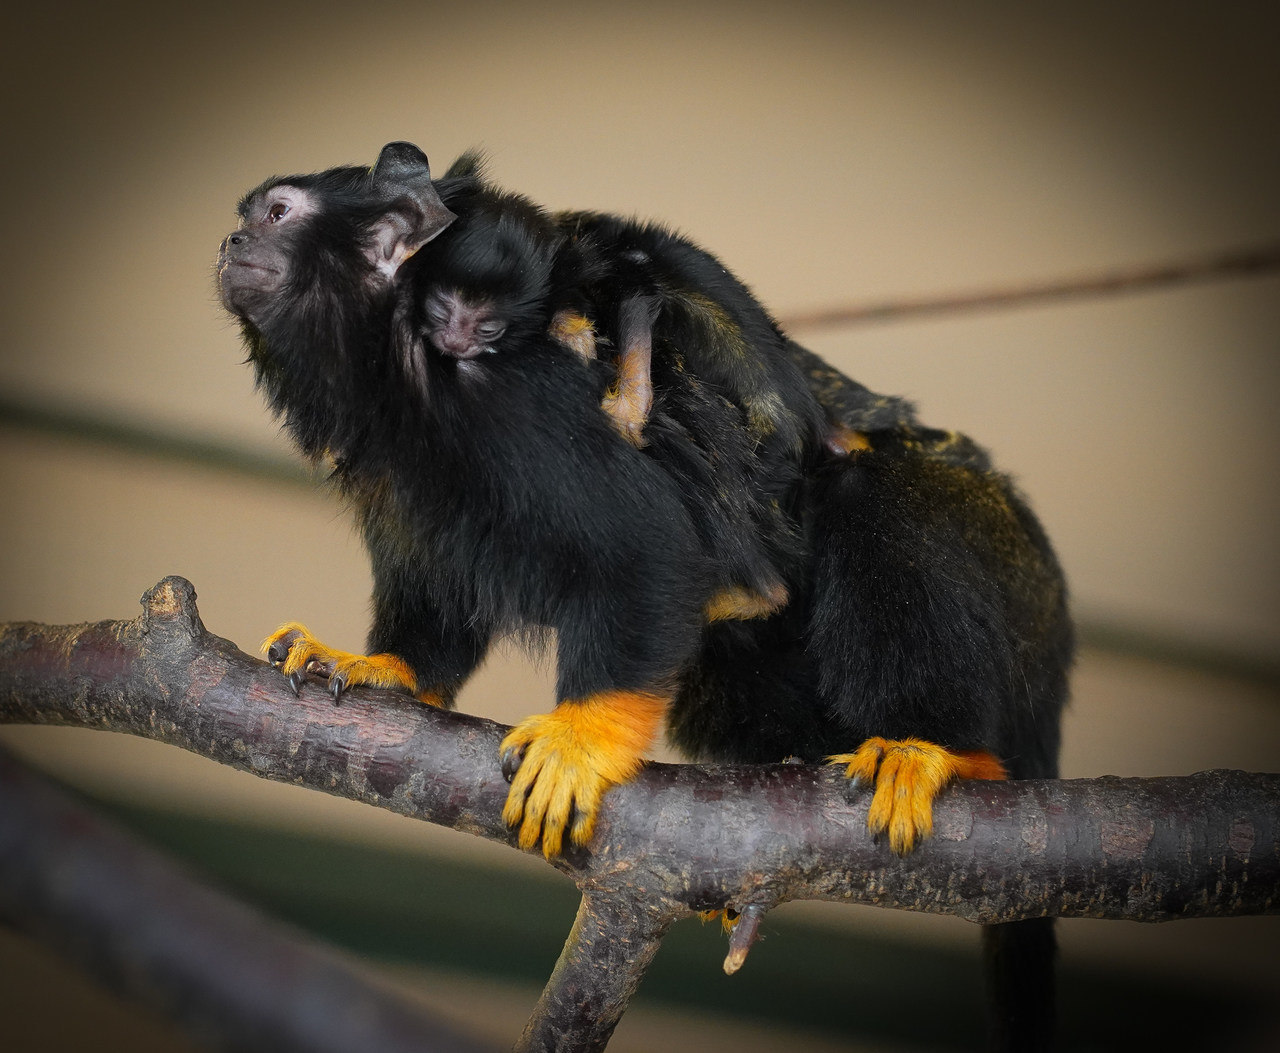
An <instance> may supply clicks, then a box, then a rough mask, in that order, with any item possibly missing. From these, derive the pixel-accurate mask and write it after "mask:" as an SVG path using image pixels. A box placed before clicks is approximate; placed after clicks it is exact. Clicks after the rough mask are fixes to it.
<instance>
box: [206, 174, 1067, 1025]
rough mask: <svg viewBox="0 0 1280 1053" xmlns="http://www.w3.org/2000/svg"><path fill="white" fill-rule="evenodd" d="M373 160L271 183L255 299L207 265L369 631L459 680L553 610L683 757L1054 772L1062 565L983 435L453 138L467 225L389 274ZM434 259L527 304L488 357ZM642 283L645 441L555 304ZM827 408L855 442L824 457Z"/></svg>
mask: <svg viewBox="0 0 1280 1053" xmlns="http://www.w3.org/2000/svg"><path fill="white" fill-rule="evenodd" d="M422 168H423V171H424V172H425V159H423V162H422ZM375 174H376V173H375ZM368 180H369V176H368V173H367V172H365V171H364V170H361V169H335V170H332V171H330V172H326V173H322V174H320V175H317V176H299V177H292V178H291V179H289V180H282V181H275V182H273V183H269V184H265V185H264V188H260V192H261V191H262V190H263V189H265V188H269V187H271V186H276V185H279V184H280V183H287V184H288V185H290V186H293V187H299V188H301V189H303V190H304V191H305V192H306V193H307V194H309V195H311V196H312V199H313V200H314V201H315V202H316V205H317V207H316V208H315V211H314V215H312V216H311V217H310V218H309V221H308V222H306V223H305V224H304V225H302V226H301V228H300V229H299V230H298V232H297V234H296V237H294V240H292V241H289V242H286V243H285V244H286V248H287V254H288V256H289V258H290V259H291V260H292V268H291V271H290V274H289V279H288V282H287V284H286V286H285V287H284V288H283V289H281V290H279V291H277V292H276V293H275V294H274V295H273V296H272V297H270V298H268V299H266V300H264V301H262V302H259V301H258V300H255V298H254V295H253V290H252V289H250V290H249V291H247V292H246V291H243V290H240V289H237V288H231V289H230V290H229V289H228V281H227V279H224V286H223V293H224V299H225V300H226V301H227V303H228V306H229V307H231V309H232V310H235V311H236V312H237V313H238V314H239V315H240V317H241V319H242V321H243V325H244V332H245V337H246V340H247V342H248V345H249V348H250V359H251V360H252V362H253V365H254V367H255V369H256V370H257V374H258V379H259V382H260V383H261V385H262V387H263V388H264V390H265V392H266V394H267V397H268V400H269V401H270V403H271V406H272V408H273V409H274V410H275V411H276V412H277V413H278V414H281V415H282V416H283V418H284V420H285V423H286V425H287V426H288V428H289V430H290V431H291V432H292V434H293V435H294V437H295V438H296V439H297V441H298V443H299V445H300V446H301V447H302V449H303V451H304V452H305V453H307V454H308V455H310V456H312V457H316V458H318V457H320V456H322V455H324V454H328V455H329V456H331V457H332V458H333V460H334V462H335V464H336V468H335V473H334V474H335V479H336V481H337V483H338V485H339V486H340V487H341V489H342V491H343V492H344V494H345V495H346V496H347V498H348V499H349V501H350V502H351V504H352V505H353V507H354V509H355V511H356V513H357V515H358V516H359V518H360V521H361V524H362V528H363V532H364V537H365V540H366V543H367V545H368V548H369V552H370V557H371V560H372V563H373V571H374V579H375V591H374V618H373V627H372V630H371V632H370V637H369V649H370V651H387V652H392V653H394V654H396V655H399V656H400V657H402V658H403V659H405V660H406V661H407V662H408V663H409V664H410V665H411V666H412V667H413V669H414V670H415V671H416V673H417V674H418V676H419V679H420V682H421V683H423V684H426V685H431V686H432V687H434V688H436V689H437V690H438V691H439V693H440V694H441V695H442V696H443V697H444V698H445V699H446V700H450V699H452V698H453V697H454V696H455V695H456V692H457V690H458V688H459V687H460V686H461V684H462V683H463V682H464V681H465V679H466V677H467V676H468V675H469V674H470V673H471V672H472V670H473V669H474V668H475V666H476V665H477V664H478V662H479V661H480V659H481V657H482V656H483V654H484V653H485V651H486V649H487V647H488V646H489V644H490V642H491V641H492V640H493V639H494V638H495V637H496V636H498V635H500V634H505V633H510V632H514V631H532V632H534V633H538V632H541V631H543V630H548V629H551V630H554V631H555V634H556V641H557V647H558V670H559V684H558V692H559V698H561V699H579V698H583V697H584V696H587V695H590V694H592V693H594V692H598V691H603V690H609V689H639V690H648V689H660V690H662V691H669V692H674V702H673V704H672V707H671V710H670V714H669V720H668V726H669V734H670V737H671V739H672V741H673V742H674V743H675V744H676V745H677V746H678V747H679V748H680V749H681V750H683V751H684V752H685V753H687V754H688V755H689V756H691V757H695V758H708V759H716V760H726V761H742V762H765V761H776V760H780V759H782V758H784V757H788V756H799V757H802V758H804V759H807V760H815V761H816V760H820V759H822V758H823V757H825V756H826V755H828V754H830V753H834V752H838V751H847V750H851V749H853V748H855V747H856V746H857V745H858V744H859V743H860V742H861V741H862V740H863V739H865V738H867V737H868V736H872V735H879V736H884V737H888V738H897V737H904V736H918V737H921V738H925V739H928V740H931V741H935V742H939V743H941V744H942V745H945V746H947V747H950V748H953V749H958V750H983V751H989V752H991V753H993V754H995V755H996V756H997V757H999V758H1000V759H1001V760H1002V761H1003V762H1004V763H1005V765H1006V766H1007V768H1008V770H1009V772H1010V774H1011V775H1012V776H1014V777H1017V778H1027V777H1051V776H1054V775H1056V771H1057V752H1058V718H1059V712H1060V709H1061V707H1062V704H1063V701H1064V698H1065V695H1066V670H1067V667H1068V665H1069V663H1070V658H1071V651H1072V638H1071V628H1070V622H1069V619H1068V617H1067V611H1066V595H1065V587H1064V585H1063V581H1062V576H1061V572H1060V570H1059V568H1058V565H1057V562H1056V560H1055V558H1054V556H1053V553H1052V550H1051V549H1050V546H1049V543H1048V541H1047V540H1046V538H1045V536H1044V534H1043V532H1042V530H1041V529H1040V527H1039V525H1038V523H1037V522H1036V520H1035V518H1034V517H1033V516H1032V514H1031V512H1030V511H1029V510H1028V508H1027V506H1026V504H1025V502H1024V501H1023V499H1022V498H1021V497H1020V496H1019V495H1018V493H1017V492H1016V490H1015V489H1014V488H1013V486H1012V485H1011V484H1010V482H1009V480H1008V479H1007V478H1006V477H1004V476H1003V475H1001V474H999V473H998V472H996V471H994V470H993V469H992V468H991V465H990V462H989V459H988V458H987V455H986V454H985V453H984V452H983V451H982V450H981V449H980V448H979V447H977V446H976V445H975V444H973V443H972V442H971V441H970V440H968V439H966V438H965V437H963V436H958V435H955V434H952V433H946V432H939V431H934V430H931V429H927V428H924V427H922V426H921V425H920V424H919V423H918V422H917V421H916V420H915V417H914V413H913V411H912V409H911V407H910V406H909V404H907V403H905V402H903V401H902V400H900V399H892V398H885V397H882V396H878V395H876V394H874V393H872V392H869V391H868V390H867V389H865V388H863V387H861V386H860V385H857V384H856V383H855V382H853V381H851V380H849V379H848V378H846V377H843V376H842V375H841V374H839V373H838V372H837V371H835V370H832V369H830V367H828V366H826V365H825V363H822V362H821V360H819V359H817V358H816V356H813V355H812V354H811V353H809V352H807V351H805V350H804V349H803V348H800V347H799V346H798V345H795V344H793V343H791V342H790V341H788V340H787V339H786V338H785V337H784V336H783V335H782V334H781V333H780V332H779V330H778V328H777V326H776V325H775V324H774V323H773V321H772V319H771V318H770V317H769V316H768V314H767V313H766V312H765V311H764V309H763V308H762V307H761V306H760V305H759V304H758V303H757V302H756V301H755V299H754V298H753V297H752V296H751V294H750V292H749V291H748V290H747V289H746V288H745V287H744V286H743V285H742V284H741V283H740V282H738V280H737V279H736V278H734V277H733V276H732V275H731V274H730V273H729V272H728V271H727V270H726V269H725V268H724V267H723V266H722V265H721V264H720V263H719V262H718V261H717V260H715V259H714V257H712V256H710V255H708V254H707V253H705V252H703V251H702V250H700V249H698V248H697V247H695V246H693V245H692V244H690V243H689V242H688V241H686V240H684V239H683V238H680V237H678V236H676V235H674V234H671V233H670V232H668V231H665V230H663V229H662V228H659V227H655V226H650V225H643V224H638V223H634V222H629V221H625V220H621V219H617V218H615V217H609V216H600V215H595V214H585V213H570V214H563V215H560V216H549V215H547V214H545V213H543V212H541V211H540V210H539V209H537V208H536V207H534V206H533V205H532V204H530V203H529V202H527V201H526V200H524V199H522V198H518V197H515V196H512V195H506V194H503V193H501V192H499V191H497V190H495V189H494V188H492V187H491V186H490V185H489V184H488V183H487V182H486V181H485V180H484V178H483V176H482V174H481V173H480V171H479V165H478V163H477V161H476V160H475V158H473V157H470V156H469V157H467V158H464V159H463V161H462V162H460V163H459V164H458V165H455V167H454V169H453V170H451V172H450V173H449V174H448V175H447V176H446V177H445V178H444V179H441V180H439V181H437V182H436V183H435V184H434V192H435V193H437V194H438V195H439V200H440V201H441V202H443V204H444V206H445V207H446V208H447V209H448V210H449V211H450V212H452V213H453V214H455V215H456V216H457V217H458V218H457V219H456V220H455V221H454V222H453V223H452V225H450V226H448V227H447V228H445V229H444V230H443V232H442V233H439V234H438V235H437V236H435V237H434V239H433V240H431V241H429V242H428V243H427V244H426V245H425V246H424V247H422V248H421V249H419V250H418V251H417V253H416V255H414V256H412V257H411V258H410V259H408V261H407V262H405V263H404V264H403V266H401V267H400V268H399V269H398V271H397V272H396V273H395V274H394V277H393V278H388V279H387V280H379V278H378V276H377V271H376V267H375V266H374V265H373V264H371V263H370V262H369V261H370V248H369V244H370V236H369V234H368V230H369V228H370V225H371V224H373V223H374V222H375V221H376V220H377V218H378V216H379V215H380V214H381V213H383V212H385V211H386V210H387V209H388V208H392V207H395V208H401V209H406V208H407V206H404V205H403V203H401V202H400V199H399V198H395V196H394V194H390V196H389V192H388V191H387V189H386V187H385V186H384V187H382V189H381V190H377V189H374V190H371V189H370V188H369V182H368ZM375 181H376V180H375ZM391 182H394V180H392V181H391ZM410 196H412V195H410ZM254 200H257V199H256V198H254V196H253V195H251V196H250V198H248V199H246V201H247V202H252V201H254ZM407 211H408V212H412V209H407ZM236 251H237V250H236V249H235V248H234V247H231V246H227V245H224V254H223V255H224V261H223V262H224V270H225V265H226V263H227V262H228V261H232V262H234V259H235V253H236ZM445 282H447V283H453V284H456V285H459V286H466V287H468V288H472V289H475V290H476V291H477V292H478V293H483V294H484V295H486V296H489V297H493V298H497V299H501V301H502V303H503V305H504V311H506V312H507V313H508V315H509V316H510V317H512V318H513V319H515V321H514V324H512V325H511V326H509V327H508V329H507V331H506V333H505V334H504V336H503V337H502V338H501V340H500V342H499V344H498V346H497V348H496V353H494V354H492V355H484V356H481V357H479V358H477V359H474V360H470V361H463V362H459V361H455V360H452V359H448V358H446V357H445V356H442V355H440V354H438V353H436V352H435V351H434V350H433V349H432V348H431V346H430V344H429V343H428V342H427V341H426V340H425V339H424V338H423V336H422V333H423V331H424V320H423V317H422V303H423V299H424V296H425V295H426V294H427V292H428V291H429V290H430V289H432V288H434V287H436V286H437V285H438V284H440V283H445ZM232 284H233V285H234V283H232ZM640 288H643V289H644V290H646V292H645V295H652V296H654V297H655V298H656V302H657V304H658V309H657V311H656V313H655V315H654V321H653V327H654V331H653V337H654V343H653V347H654V354H653V382H654V388H655V402H654V406H653V412H652V414H651V416H650V418H649V421H648V423H647V424H646V427H645V438H646V439H647V441H648V445H647V446H646V447H644V448H643V449H636V448H634V447H633V446H631V445H629V444H628V443H627V442H625V441H624V440H623V439H622V438H621V437H620V436H619V435H618V434H617V433H616V432H615V430H614V429H613V428H612V427H611V425H610V422H609V420H608V418H607V417H606V415H605V414H604V412H603V411H602V410H601V408H600V400H601V396H602V394H603V392H604V390H605V388H606V387H607V385H608V384H609V382H610V379H611V367H610V363H609V362H608V360H607V358H605V359H602V360H600V361H597V362H584V361H582V360H581V359H580V358H579V357H578V356H576V355H574V354H573V353H572V352H570V351H568V350H566V349H565V348H563V347H561V346H560V345H558V344H557V343H556V342H555V341H554V340H552V339H550V338H549V336H548V334H547V326H548V323H549V321H550V318H551V315H552V313H553V312H554V311H555V310H556V309H558V308H559V307H562V306H565V305H572V306H575V307H576V308H578V309H581V310H583V311H585V312H587V313H588V314H590V316H591V317H592V318H593V320H594V321H595V322H596V324H597V326H598V328H599V331H600V332H601V333H602V334H603V335H604V336H605V337H606V338H612V339H613V340H614V341H615V342H616V340H617V328H618V325H619V324H620V323H619V317H620V310H621V305H622V304H623V303H624V302H625V301H626V299H627V297H628V296H630V295H633V294H634V293H635V292H636V290H637V289H640ZM831 423H836V424H839V425H841V426H843V427H845V428H848V429H851V430H852V431H855V432H859V433H862V434H864V435H866V436H867V438H868V441H869V449H865V450H858V451H855V452H853V453H851V454H849V455H848V456H835V455H833V454H831V453H830V452H829V451H828V450H827V448H826V446H825V444H824V435H825V432H826V429H827V428H828V426H829V425H830V424H831ZM779 581H780V582H782V583H783V584H784V585H785V587H786V589H787V591H788V594H789V602H788V603H787V604H786V606H785V607H784V608H783V609H782V610H781V611H779V612H778V613H776V614H775V615H774V616H772V617H769V618H765V619H761V620H756V621H725V622H718V623H716V624H712V625H707V624H705V622H704V618H703V614H702V612H703V610H704V607H705V605H706V603H707V602H708V600H709V599H710V597H711V596H712V595H713V594H714V593H715V591H716V590H717V589H719V588H722V587H724V586H725V585H726V584H745V585H748V586H750V587H753V588H766V587H768V586H769V585H770V584H772V583H777V582H779ZM1020 931H1026V932H1027V933H1028V934H1029V938H1028V941H1026V945H1027V946H1032V947H1033V950H1034V953H1033V954H1032V957H1033V958H1034V960H1035V961H1036V962H1038V963H1039V965H1038V966H1037V968H1040V969H1041V970H1043V969H1045V968H1048V967H1049V963H1050V962H1051V958H1052V932H1051V930H1050V929H1049V927H1048V926H1047V925H1045V924H1034V925H1031V926H1029V927H1027V928H1026V929H1025V930H1023V929H1020V928H1019V927H1018V926H1002V927H1000V930H999V932H998V934H997V935H993V936H992V938H991V940H992V942H991V946H992V947H993V948H994V947H996V946H997V945H998V946H999V947H1001V948H1004V949H1003V950H1001V952H1000V960H1001V961H1005V962H1007V961H1010V960H1018V961H1020V959H1018V958H1017V956H1016V954H1015V952H1013V951H1010V950H1008V948H1009V947H1013V946H1016V945H1017V944H1018V933H1019V932H1020ZM1030 968H1031V967H1030V966H1025V967H1024V965H1023V964H1020V965H1019V967H1018V969H1017V970H1015V971H1017V972H1018V973H1019V974H1020V976H1021V977H1022V978H1023V979H1025V978H1026V977H1027V976H1029V975H1031V973H1030V972H1029V971H1028V970H1029V969H1030ZM1000 975H1004V976H1006V977H1007V976H1008V975H1011V974H1010V970H1009V969H1008V968H1003V971H1002V969H1001V967H997V968H996V969H995V971H994V972H993V976H1000ZM1036 975H1037V977H1038V980H1037V982H1039V983H1041V984H1042V985H1043V983H1046V982H1047V980H1046V977H1047V976H1048V974H1047V973H1045V972H1043V971H1041V972H1040V973H1037V974H1036ZM1022 994H1024V995H1025V992H1022ZM1036 1009H1037V1013H1036V1014H1035V1015H1037V1016H1038V1017H1039V1018H1041V1019H1043V1017H1044V1015H1045V1014H1044V1011H1043V1010H1044V1007H1043V1006H1037V1007H1036ZM1019 1026H1020V1025H1019ZM1021 1033H1023V1032H1019V1034H1021Z"/></svg>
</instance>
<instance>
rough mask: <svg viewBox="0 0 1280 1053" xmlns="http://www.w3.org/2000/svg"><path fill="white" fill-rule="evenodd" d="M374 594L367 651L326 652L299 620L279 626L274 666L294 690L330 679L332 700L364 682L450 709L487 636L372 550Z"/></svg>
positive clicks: (272, 648)
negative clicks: (309, 681) (310, 679)
mask: <svg viewBox="0 0 1280 1053" xmlns="http://www.w3.org/2000/svg"><path fill="white" fill-rule="evenodd" d="M371 555H372V557H373V560H372V562H373V574H374V593H373V625H372V627H371V628H370V630H369V639H368V653H367V654H353V653H351V652H347V651H340V650H337V649H336V648H332V647H329V646H328V645H326V644H323V643H321V642H320V641H319V640H317V639H316V638H315V637H314V636H313V635H312V634H311V633H310V632H309V631H308V630H307V628H306V627H305V626H303V625H299V624H298V623H296V622H289V623H287V624H285V625H282V626H281V627H280V628H279V629H278V630H277V631H276V632H275V633H273V634H272V635H271V636H269V637H268V638H267V639H266V640H265V641H264V642H263V645H262V649H263V651H265V652H266V653H267V656H268V658H269V660H270V661H271V664H272V665H274V666H276V667H277V668H278V669H279V670H280V671H281V672H282V673H284V674H285V675H286V676H287V677H288V678H289V681H290V683H291V684H292V685H293V688H294V690H295V691H297V690H299V689H300V688H301V686H302V684H303V682H304V681H305V680H306V679H307V677H308V676H309V675H310V676H316V677H320V678H322V679H325V680H327V681H328V684H329V690H330V692H331V693H332V694H333V697H334V699H335V700H337V699H340V698H341V696H342V692H343V691H345V690H346V689H347V688H348V687H355V686H357V685H367V686H370V687H383V688H390V689H391V690H396V691H403V692H404V693H405V694H408V695H412V696H413V697H414V698H416V699H417V700H418V701H419V702H423V703H425V704H426V705H432V706H452V705H453V702H454V699H455V697H456V696H457V694H458V691H459V690H460V689H461V687H462V685H463V684H464V683H465V682H466V680H467V678H468V677H469V676H470V675H471V673H472V672H474V670H475V668H476V667H477V666H478V665H479V664H480V660H481V659H482V658H483V657H484V653H485V651H486V649H487V648H488V644H489V634H488V633H487V632H486V631H484V629H483V628H482V627H481V626H480V624H479V623H478V622H477V621H476V620H475V619H467V618H465V617H464V616H462V615H460V614H457V613H456V612H455V613H452V614H451V613H450V612H449V611H448V610H445V609H443V608H441V607H440V606H438V605H437V604H435V603H434V602H433V601H432V600H431V598H430V595H431V594H430V590H429V589H428V587H427V586H426V584H425V583H423V582H421V581H417V580H414V579H412V578H410V577H408V576H406V574H405V573H404V572H403V571H398V570H396V569H395V568H397V567H399V566H401V565H402V564H401V562H399V561H396V560H393V559H386V558H384V557H385V554H384V553H382V552H381V551H379V550H378V549H376V548H373V547H371Z"/></svg>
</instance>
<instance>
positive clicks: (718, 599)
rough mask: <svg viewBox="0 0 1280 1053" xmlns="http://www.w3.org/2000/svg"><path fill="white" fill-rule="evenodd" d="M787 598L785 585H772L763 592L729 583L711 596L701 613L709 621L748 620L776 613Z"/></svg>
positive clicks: (785, 603)
mask: <svg viewBox="0 0 1280 1053" xmlns="http://www.w3.org/2000/svg"><path fill="white" fill-rule="evenodd" d="M788 599H790V596H789V595H788V594H787V587H786V586H785V585H774V586H772V587H771V588H770V589H769V591H768V592H763V593H761V592H756V591H754V590H753V589H744V588H743V587H742V586H741V585H731V586H729V587H728V588H727V589H721V590H720V591H719V592H717V593H716V594H715V595H714V596H712V597H711V599H709V600H708V601H707V605H706V606H705V607H704V608H703V613H704V614H705V615H706V618H707V621H709V622H725V621H750V620H751V619H752V618H768V617H769V615H771V614H777V613H778V611H780V610H782V608H783V607H785V606H786V605H787V600H788Z"/></svg>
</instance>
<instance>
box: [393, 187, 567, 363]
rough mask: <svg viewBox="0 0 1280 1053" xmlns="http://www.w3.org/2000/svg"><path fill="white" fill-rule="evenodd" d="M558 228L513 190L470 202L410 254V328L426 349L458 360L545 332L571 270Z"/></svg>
mask: <svg viewBox="0 0 1280 1053" xmlns="http://www.w3.org/2000/svg"><path fill="white" fill-rule="evenodd" d="M564 241H565V239H564V237H563V235H562V234H561V233H560V232H559V231H558V230H557V229H556V227H555V225H554V223H553V222H552V221H551V220H550V218H549V217H548V216H546V215H545V214H544V213H543V212H542V211H541V210H540V209H538V208H537V207H536V206H534V205H532V204H531V203H529V202H527V201H525V200H524V199H522V198H519V197H516V196H514V195H501V194H496V193H495V194H494V195H493V196H492V197H489V198H484V199H480V200H478V201H476V202H473V207H472V208H471V209H470V210H469V211H468V214H467V218H466V220H465V221H464V222H462V223H460V224H458V225H457V226H455V227H453V228H452V229H451V230H450V231H449V232H448V234H447V235H446V236H445V237H443V238H441V239H440V240H439V241H438V242H436V243H435V244H434V245H432V246H430V247H429V248H428V249H427V251H425V252H423V253H422V254H421V255H420V256H419V257H418V259H416V260H415V261H414V264H413V268H412V269H413V271H414V272H415V274H417V275H418V278H417V285H418V289H419V293H418V310H419V312H420V315H419V320H418V327H419V331H420V332H421V333H422V334H423V336H425V337H426V339H427V341H428V342H429V343H430V345H431V346H432V347H433V348H434V350H435V351H436V352H437V353H439V354H440V355H442V356H444V357H445V358H447V359H455V360H457V361H466V360H470V359H475V358H478V357H480V356H487V355H499V356H501V355H503V354H504V353H513V354H518V353H519V352H520V349H521V348H523V347H527V346H528V341H530V340H538V339H541V338H543V337H544V336H545V334H546V331H547V327H548V325H549V324H550V319H551V314H552V310H553V307H554V306H555V301H556V300H557V296H558V293H559V292H560V290H561V288H562V287H563V286H564V285H565V284H568V283H570V282H572V280H573V277H576V275H575V276H573V277H570V276H567V275H565V274H562V273H561V271H562V270H568V269H569V267H570V266H571V264H570V262H569V261H568V258H567V256H566V255H565V254H563V253H561V252H560V249H561V247H562V246H563V244H564Z"/></svg>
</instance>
